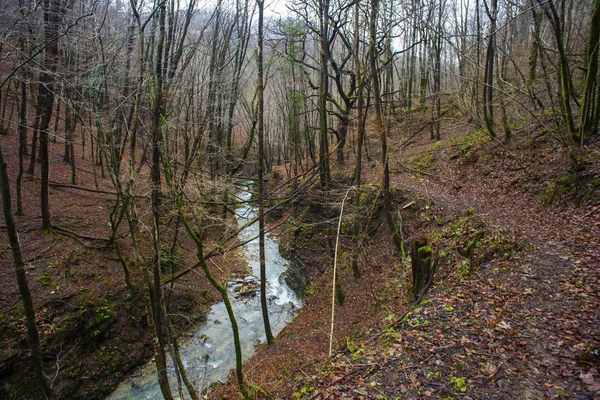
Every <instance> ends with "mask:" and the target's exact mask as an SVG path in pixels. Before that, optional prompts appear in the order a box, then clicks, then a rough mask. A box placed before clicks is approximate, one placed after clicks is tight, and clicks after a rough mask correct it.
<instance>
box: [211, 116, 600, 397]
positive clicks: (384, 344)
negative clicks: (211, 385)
mask: <svg viewBox="0 0 600 400" xmlns="http://www.w3.org/2000/svg"><path fill="white" fill-rule="evenodd" d="M428 118H429V115H426V113H414V114H412V115H409V117H408V119H407V120H404V121H399V122H398V121H396V123H395V124H393V125H392V129H391V131H390V137H391V140H390V149H391V156H390V168H391V170H392V185H393V186H394V187H395V188H396V189H397V190H398V191H399V192H400V194H396V196H395V197H396V198H395V200H396V201H395V206H396V209H397V210H399V211H400V213H401V215H402V221H403V231H404V234H405V238H406V240H408V241H411V240H414V239H417V238H419V237H421V236H426V237H428V238H429V241H430V243H431V244H432V247H433V251H434V253H437V259H438V262H437V272H436V275H435V279H434V284H433V287H432V288H431V289H430V291H429V292H428V294H427V295H426V296H425V298H424V299H423V301H421V302H420V304H417V305H413V304H412V298H411V295H410V293H411V287H410V286H411V283H410V280H411V279H410V275H409V272H408V271H409V270H410V261H409V260H407V259H404V260H403V259H402V257H401V256H400V254H398V252H397V251H395V250H394V245H393V244H392V243H391V240H390V238H389V237H390V235H389V232H388V231H387V228H386V227H385V224H383V222H382V220H381V218H379V219H376V220H375V223H373V224H372V225H375V226H376V227H377V230H376V232H375V233H374V235H373V236H372V237H370V240H369V242H368V244H365V245H364V246H363V247H362V248H361V255H360V260H361V264H360V267H361V270H362V271H363V275H362V277H361V278H360V279H355V278H353V276H352V272H351V269H350V265H349V264H350V263H349V259H350V256H349V254H350V253H351V251H352V249H353V243H352V242H351V241H350V239H349V238H348V237H347V236H342V237H341V238H340V253H341V261H340V263H339V265H338V274H339V275H338V280H339V282H340V284H341V286H342V287H343V291H344V293H345V302H344V304H343V305H336V307H337V308H336V315H335V330H334V342H333V343H334V347H333V350H334V351H333V355H332V356H329V353H328V350H329V348H328V345H329V335H330V324H331V296H332V294H331V293H332V289H331V279H332V274H331V269H327V268H326V267H324V265H327V261H326V259H327V251H326V245H325V244H324V243H325V242H324V240H322V238H321V240H319V238H318V237H310V240H309V242H310V243H309V244H308V245H306V246H305V247H304V250H300V256H301V257H302V258H303V260H304V262H305V264H306V265H307V269H308V271H309V275H311V278H312V281H313V286H312V288H311V290H310V292H309V296H308V297H307V300H306V306H305V307H304V308H303V309H302V311H301V312H300V314H299V315H298V316H297V317H296V319H295V320H294V321H293V322H292V323H291V324H290V325H288V326H287V327H286V328H285V329H284V331H283V332H282V333H281V334H280V335H279V337H278V338H277V341H276V342H275V344H274V345H272V346H271V347H266V346H262V347H260V348H259V350H258V351H257V353H256V354H255V355H254V356H253V357H252V359H251V360H250V361H249V362H247V363H246V364H245V373H246V377H247V379H248V381H249V382H250V383H251V384H252V385H253V387H254V388H255V389H256V393H257V396H258V397H259V398H272V399H292V398H296V399H314V400H317V399H321V400H324V399H396V398H397V399H417V398H437V399H461V398H462V399H554V398H572V399H600V196H599V193H598V190H597V188H598V187H599V186H600V152H599V150H600V143H599V142H598V140H596V141H595V142H593V143H590V144H589V145H588V146H586V147H585V148H584V149H576V150H568V149H567V148H566V147H565V146H563V145H561V144H560V141H559V140H558V139H559V138H556V137H552V136H551V135H550V134H548V133H544V131H542V129H541V128H540V127H539V126H536V125H535V124H534V123H532V122H530V123H527V124H523V125H522V126H520V127H516V128H514V129H513V130H514V137H513V140H512V141H511V143H510V144H508V145H505V144H503V143H502V142H500V141H495V140H491V139H490V138H489V137H488V136H486V135H485V134H484V133H482V132H479V131H476V130H475V129H474V128H472V127H471V126H469V125H468V124H463V123H460V121H445V122H444V123H443V124H442V130H441V140H440V141H437V142H436V141H432V140H430V139H429V130H428V129H424V130H422V129H421V128H423V127H426V126H427V124H428ZM420 130H421V132H420V133H419V134H416V133H417V132H419V131H420ZM369 138H370V146H369V147H370V148H371V157H372V159H371V160H370V161H367V162H366V163H365V174H366V178H365V181H366V182H368V183H374V184H377V183H378V182H379V180H380V179H381V178H380V171H381V164H380V163H379V162H378V161H377V156H378V155H377V150H375V149H376V148H377V145H378V142H377V139H376V135H375V134H374V132H371V133H370V134H369ZM350 157H352V155H350ZM348 165H350V166H352V165H354V162H353V160H351V161H350V162H348ZM334 169H335V171H336V172H334V173H333V176H334V179H335V177H338V178H340V177H344V176H345V177H346V178H348V176H351V171H350V169H349V168H348V167H346V168H344V167H343V166H336V167H334ZM333 186H334V189H333V191H332V192H333V194H332V195H331V197H332V198H336V199H337V202H338V204H339V201H340V199H341V198H342V197H343V196H344V190H341V191H340V190H337V192H336V189H335V183H334V185H333ZM340 186H343V185H340ZM344 188H345V187H344ZM342 189H343V188H342ZM413 202H414V203H413ZM337 211H338V213H339V207H338V209H337ZM330 217H331V218H334V217H335V216H330ZM297 237H298V236H296V238H297ZM301 247H302V246H301ZM319 272H323V273H322V274H319ZM208 397H209V398H236V394H235V386H234V385H233V381H232V380H230V381H229V382H228V383H227V384H226V385H224V386H222V387H218V388H217V389H216V391H215V392H214V393H212V394H209V396H208Z"/></svg>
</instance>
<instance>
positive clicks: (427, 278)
mask: <svg viewBox="0 0 600 400" xmlns="http://www.w3.org/2000/svg"><path fill="white" fill-rule="evenodd" d="M410 258H411V262H412V277H413V296H414V298H415V300H419V299H420V298H421V297H422V295H423V294H424V292H425V291H426V290H427V288H428V287H429V285H430V284H431V281H432V279H433V272H434V269H433V261H432V259H433V257H432V251H431V246H429V243H428V241H427V239H425V238H422V239H417V240H414V241H413V242H412V243H411V245H410Z"/></svg>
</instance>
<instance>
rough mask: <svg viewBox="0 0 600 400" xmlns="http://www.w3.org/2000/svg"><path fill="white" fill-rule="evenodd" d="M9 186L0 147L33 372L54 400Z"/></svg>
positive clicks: (10, 238)
mask: <svg viewBox="0 0 600 400" xmlns="http://www.w3.org/2000/svg"><path fill="white" fill-rule="evenodd" d="M9 184H10V183H9V180H8V173H7V172H6V163H5V162H4V156H3V154H2V148H1V147H0V188H1V190H2V210H3V211H4V221H5V223H6V232H7V235H8V241H9V244H10V249H11V251H12V254H13V262H14V265H15V275H16V277H17V285H18V287H19V292H20V294H21V300H22V302H23V308H24V309H25V321H26V326H27V338H28V340H29V348H30V350H31V359H32V362H33V370H34V372H35V377H36V380H37V383H38V385H39V386H40V388H41V389H42V391H43V392H44V395H45V396H46V397H47V398H52V397H53V392H52V388H51V386H50V379H48V377H47V376H46V374H45V373H44V365H43V360H42V354H41V351H40V337H39V333H38V330H37V326H36V324H35V310H34V308H33V301H32V299H31V292H30V291H29V285H28V284H27V277H26V276H25V268H24V263H23V257H22V255H21V246H20V244H19V237H18V235H17V228H16V226H15V222H14V220H13V216H12V211H11V197H10V186H9Z"/></svg>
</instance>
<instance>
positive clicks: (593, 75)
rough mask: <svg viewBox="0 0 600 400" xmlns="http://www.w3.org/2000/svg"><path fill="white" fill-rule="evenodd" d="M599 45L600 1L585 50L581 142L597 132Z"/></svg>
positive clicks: (598, 114) (580, 117)
mask: <svg viewBox="0 0 600 400" xmlns="http://www.w3.org/2000/svg"><path fill="white" fill-rule="evenodd" d="M599 45H600V1H598V0H596V1H595V2H594V10H593V11H592V18H591V21H590V30H589V32H588V41H587V45H586V50H585V57H586V62H587V68H586V72H585V81H584V87H583V94H582V97H581V112H580V113H579V137H578V138H577V139H579V140H580V141H583V140H585V139H587V138H588V137H589V136H590V135H591V134H593V133H596V132H597V131H598V120H599V118H600V110H598V109H597V108H596V105H595V104H594V103H595V102H594V97H595V96H598V93H597V90H596V87H597V84H596V80H597V75H598V53H599V52H598V46H599Z"/></svg>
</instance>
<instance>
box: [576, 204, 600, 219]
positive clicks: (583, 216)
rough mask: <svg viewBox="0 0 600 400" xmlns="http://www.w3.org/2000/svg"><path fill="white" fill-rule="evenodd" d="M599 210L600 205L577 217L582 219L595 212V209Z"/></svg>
mask: <svg viewBox="0 0 600 400" xmlns="http://www.w3.org/2000/svg"><path fill="white" fill-rule="evenodd" d="M598 210H600V206H598V207H596V208H594V209H593V210H592V211H590V212H589V213H587V214H585V215H582V216H581V217H577V219H584V218H587V217H589V216H590V215H592V214H593V213H595V212H596V211H598Z"/></svg>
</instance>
